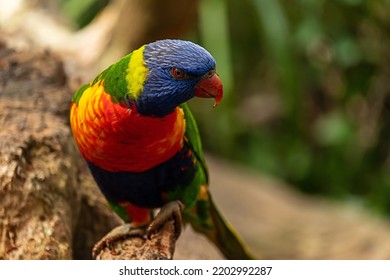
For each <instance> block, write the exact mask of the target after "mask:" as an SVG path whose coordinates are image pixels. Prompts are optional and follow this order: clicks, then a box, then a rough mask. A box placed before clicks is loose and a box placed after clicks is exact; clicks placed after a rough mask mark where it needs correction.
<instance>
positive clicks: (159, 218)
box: [146, 200, 184, 239]
mask: <svg viewBox="0 0 390 280" xmlns="http://www.w3.org/2000/svg"><path fill="white" fill-rule="evenodd" d="M183 210H184V205H183V203H181V202H180V201H178V200H175V201H171V202H168V203H167V204H165V205H164V206H163V207H161V210H160V212H158V213H157V215H156V217H154V219H153V221H152V222H151V223H150V224H149V226H148V227H147V228H146V235H147V237H148V238H149V239H150V236H151V235H152V234H153V233H154V232H156V231H157V230H158V229H159V228H160V227H161V226H162V225H164V223H166V222H167V221H168V220H170V219H173V220H174V221H175V231H176V232H175V235H176V238H178V237H179V236H180V233H181V231H182V228H183V222H182V216H181V212H182V211H183Z"/></svg>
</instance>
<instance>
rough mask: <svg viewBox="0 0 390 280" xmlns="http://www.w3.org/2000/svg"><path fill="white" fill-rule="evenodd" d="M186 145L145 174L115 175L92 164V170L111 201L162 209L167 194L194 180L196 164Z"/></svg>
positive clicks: (90, 166)
mask: <svg viewBox="0 0 390 280" xmlns="http://www.w3.org/2000/svg"><path fill="white" fill-rule="evenodd" d="M188 152H189V149H188V147H187V146H186V145H184V147H183V148H182V149H181V150H180V151H179V152H178V153H176V154H175V155H174V156H173V157H172V158H171V159H169V160H168V161H166V162H163V163H161V164H159V165H157V166H156V167H154V168H152V169H149V170H147V171H144V172H129V171H120V172H111V171H107V170H104V169H102V168H100V167H98V166H96V165H94V164H93V163H91V162H87V163H88V167H89V169H90V170H91V173H92V176H93V177H94V179H95V181H96V183H97V184H98V186H99V188H100V190H101V191H102V193H103V194H104V196H105V197H106V198H107V199H108V200H109V201H111V202H114V203H118V202H124V201H127V202H130V203H132V204H135V205H137V206H139V207H145V208H158V207H161V206H162V205H164V204H165V203H166V202H167V201H166V194H167V193H169V192H170V191H176V190H178V189H179V188H185V186H187V185H189V183H190V182H191V181H192V179H193V178H194V175H195V172H196V165H195V161H194V159H193V155H192V153H188Z"/></svg>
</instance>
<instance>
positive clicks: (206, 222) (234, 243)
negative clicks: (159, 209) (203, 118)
mask: <svg viewBox="0 0 390 280" xmlns="http://www.w3.org/2000/svg"><path fill="white" fill-rule="evenodd" d="M180 107H181V108H182V109H183V111H184V117H185V120H186V132H185V137H186V139H185V142H186V144H187V145H188V146H189V147H190V149H191V150H192V151H193V153H194V154H195V157H196V159H197V162H198V164H199V166H200V170H199V172H198V174H197V176H195V179H194V180H193V182H192V183H191V185H193V186H191V189H193V190H195V189H196V190H197V191H198V192H199V190H200V187H201V185H208V181H209V180H208V171H207V165H206V161H205V158H204V154H203V150H202V143H201V140H200V135H199V130H198V126H197V124H196V121H195V119H194V117H193V116H192V113H191V111H190V109H189V107H188V105H187V104H186V103H184V104H182V105H180ZM193 206H194V207H193ZM189 208H190V211H189V212H187V213H185V216H186V218H187V220H188V221H189V222H190V223H191V225H192V227H193V228H194V229H195V230H196V231H198V232H200V233H203V234H205V235H206V236H208V237H209V239H210V240H211V241H212V242H213V243H214V244H215V245H216V246H217V247H218V248H219V249H220V250H221V252H222V253H223V254H224V255H225V257H226V258H228V259H253V256H252V255H251V254H250V253H249V252H248V251H247V249H246V248H245V246H244V245H243V243H242V241H241V239H240V238H239V237H238V235H237V233H236V232H235V231H234V230H233V228H232V227H231V226H230V225H229V224H228V223H227V222H226V221H225V220H224V218H223V217H222V216H221V214H220V213H219V211H218V209H217V208H216V206H215V203H214V202H213V200H212V197H211V195H210V193H209V192H208V191H207V195H206V196H204V197H198V198H197V199H196V203H195V204H194V203H192V204H191V207H189ZM191 208H193V209H191Z"/></svg>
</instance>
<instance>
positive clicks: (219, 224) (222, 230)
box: [191, 194, 256, 260]
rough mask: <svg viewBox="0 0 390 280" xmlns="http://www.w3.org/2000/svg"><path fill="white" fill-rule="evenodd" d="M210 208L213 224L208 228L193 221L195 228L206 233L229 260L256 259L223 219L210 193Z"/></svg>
mask: <svg viewBox="0 0 390 280" xmlns="http://www.w3.org/2000/svg"><path fill="white" fill-rule="evenodd" d="M208 202H209V203H208V208H209V214H210V218H211V223H212V226H211V227H209V228H207V227H205V226H200V225H199V224H195V223H191V224H192V226H193V228H194V229H195V230H196V231H198V232H201V233H203V234H205V235H206V236H207V237H208V238H209V239H210V240H211V241H212V242H213V243H214V244H215V246H217V247H218V249H219V250H220V251H221V253H222V254H223V255H224V256H225V258H226V259H228V260H254V259H256V258H255V257H254V256H253V255H251V254H250V253H249V252H248V250H247V248H246V247H245V245H244V244H243V242H242V241H241V239H240V238H239V236H238V234H237V233H236V232H235V231H234V230H233V228H232V227H231V226H230V225H229V224H228V223H227V222H226V221H225V220H224V219H223V217H222V216H221V214H220V213H219V211H218V209H217V208H216V206H215V203H214V202H213V200H212V199H211V196H210V194H209V199H208Z"/></svg>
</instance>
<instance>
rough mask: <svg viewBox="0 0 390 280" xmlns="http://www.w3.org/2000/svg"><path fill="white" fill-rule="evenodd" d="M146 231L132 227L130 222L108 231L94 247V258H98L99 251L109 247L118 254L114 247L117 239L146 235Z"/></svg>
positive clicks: (112, 252) (113, 252)
mask: <svg viewBox="0 0 390 280" xmlns="http://www.w3.org/2000/svg"><path fill="white" fill-rule="evenodd" d="M144 236H145V232H144V230H143V229H139V228H132V226H131V225H130V224H123V225H120V226H118V227H116V228H114V229H113V230H111V231H110V232H109V233H107V234H106V235H105V236H104V237H103V238H102V239H100V241H98V242H97V243H96V244H95V246H94V247H93V249H92V258H93V259H96V257H97V256H98V255H99V253H100V252H101V251H102V250H103V249H104V248H108V249H110V251H111V254H113V255H116V254H117V252H116V250H115V248H114V243H115V241H118V240H121V239H125V238H127V237H144Z"/></svg>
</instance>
